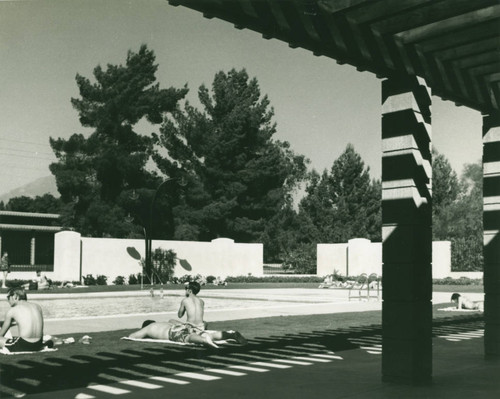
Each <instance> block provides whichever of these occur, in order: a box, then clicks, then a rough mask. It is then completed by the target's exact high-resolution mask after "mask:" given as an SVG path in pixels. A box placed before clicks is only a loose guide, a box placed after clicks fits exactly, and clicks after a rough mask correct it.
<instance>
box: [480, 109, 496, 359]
mask: <svg viewBox="0 0 500 399" xmlns="http://www.w3.org/2000/svg"><path fill="white" fill-rule="evenodd" d="M483 229H484V233H483V234H484V235H483V243H484V244H483V245H484V246H483V255H484V322H485V328H484V354H485V356H486V357H487V358H489V357H492V358H499V357H500V114H497V115H489V116H485V117H484V118H483Z"/></svg>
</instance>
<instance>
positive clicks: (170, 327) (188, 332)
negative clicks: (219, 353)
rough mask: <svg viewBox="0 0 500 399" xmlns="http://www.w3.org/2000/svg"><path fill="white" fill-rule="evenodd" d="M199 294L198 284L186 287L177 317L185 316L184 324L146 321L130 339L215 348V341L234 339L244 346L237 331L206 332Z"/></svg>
mask: <svg viewBox="0 0 500 399" xmlns="http://www.w3.org/2000/svg"><path fill="white" fill-rule="evenodd" d="M198 292H200V284H199V283H198V282H190V283H189V284H188V285H186V298H184V299H183V300H182V301H181V304H180V307H179V311H178V312H177V316H178V317H179V318H182V317H183V316H184V314H186V317H187V320H186V322H185V323H183V322H181V321H178V320H169V321H168V322H154V321H152V320H146V321H145V322H144V323H143V325H142V328H141V329H140V330H139V331H136V332H135V333H132V334H130V337H131V338H147V337H149V338H154V339H169V340H171V341H175V342H185V343H196V344H202V345H206V346H212V347H215V348H217V347H218V346H217V345H216V344H215V343H214V342H213V341H217V340H226V339H234V340H235V341H236V342H238V343H239V344H242V345H245V344H246V343H247V340H246V339H245V338H244V337H243V335H241V334H240V333H239V332H238V331H233V330H229V331H207V330H206V323H205V322H204V320H203V316H204V311H205V303H204V302H203V299H201V298H198V297H197V296H196V295H197V294H198Z"/></svg>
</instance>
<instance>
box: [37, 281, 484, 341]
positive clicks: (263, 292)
mask: <svg viewBox="0 0 500 399" xmlns="http://www.w3.org/2000/svg"><path fill="white" fill-rule="evenodd" d="M183 293H184V290H169V291H165V293H164V295H165V296H169V297H172V296H173V297H178V298H179V302H180V298H181V297H182V296H183ZM155 294H156V295H160V292H159V291H155ZM450 295H451V294H450V293H448V292H446V293H442V292H435V293H433V303H434V304H436V303H449V299H450ZM123 296H136V297H138V299H139V298H140V297H144V298H148V297H149V296H150V293H149V291H147V290H144V291H128V292H110V293H85V292H71V293H68V294H50V293H40V294H37V295H36V296H33V298H32V300H33V301H36V299H54V298H58V299H59V298H74V299H76V300H83V301H84V300H85V298H88V297H123ZM482 296H483V294H471V295H470V297H471V298H472V299H474V300H480V299H481V298H482ZM200 297H202V298H204V299H205V303H206V305H205V306H206V310H205V319H206V321H207V322H208V323H210V322H214V321H227V320H238V319H253V318H261V317H276V316H298V315H310V314H331V313H345V312H364V311H374V310H381V309H382V302H381V301H380V300H377V299H376V298H371V299H370V300H368V301H367V300H358V299H353V300H351V301H349V300H348V292H347V290H331V289H326V290H320V289H305V288H285V289H283V288H280V289H227V290H226V289H224V290H217V291H211V290H207V291H203V292H202V293H200ZM210 298H227V299H230V298H233V299H235V300H238V299H259V300H265V301H273V302H275V303H274V304H273V305H272V306H254V307H250V308H231V307H228V308H225V309H210ZM124 313H125V312H124ZM172 318H174V319H175V318H177V312H161V313H141V314H118V315H112V316H88V317H78V318H67V319H46V320H45V329H44V330H45V333H46V334H49V335H58V334H76V333H92V332H100V331H115V330H122V329H134V328H138V327H139V326H140V325H141V324H142V322H143V321H144V320H145V319H154V320H165V321H166V320H169V319H172Z"/></svg>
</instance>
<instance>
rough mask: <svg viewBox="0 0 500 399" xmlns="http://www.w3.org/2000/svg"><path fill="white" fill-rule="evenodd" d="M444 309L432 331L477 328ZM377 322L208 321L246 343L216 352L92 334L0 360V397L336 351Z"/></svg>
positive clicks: (368, 315) (365, 315) (376, 330)
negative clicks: (216, 360) (287, 353)
mask: <svg viewBox="0 0 500 399" xmlns="http://www.w3.org/2000/svg"><path fill="white" fill-rule="evenodd" d="M446 305H448V304H440V305H434V322H433V324H434V327H436V326H439V325H440V324H444V325H446V328H447V329H449V328H450V326H451V328H452V326H453V325H454V324H459V323H469V324H470V323H471V322H473V323H476V324H477V323H482V315H478V314H474V315H472V314H466V315H464V314H460V313H457V314H455V315H450V312H437V309H438V308H441V307H445V306H446ZM450 305H451V304H450ZM145 318H146V316H145ZM380 323H381V311H370V312H354V313H335V314H326V315H304V316H281V317H268V318H259V319H246V320H232V321H222V322H213V323H210V325H209V328H210V329H217V330H226V329H235V330H239V331H241V332H242V333H243V335H245V337H247V338H248V339H250V342H249V345H247V346H239V345H236V344H233V345H224V346H223V347H221V348H220V349H212V348H203V347H189V346H178V345H166V344H155V343H148V342H131V341H124V340H120V338H121V337H123V336H126V335H128V334H129V333H130V332H132V330H118V331H108V332H100V333H93V334H92V338H93V339H92V343H91V344H90V345H84V344H80V343H78V342H76V343H74V344H63V345H60V346H58V351H56V352H47V353H38V354H32V355H14V356H8V355H0V397H12V396H15V395H16V394H19V393H27V394H35V393H50V392H54V391H60V390H65V389H84V388H85V387H87V386H88V385H89V384H90V383H99V384H109V383H113V382H115V381H116V380H123V379H146V378H147V377H148V376H150V375H153V374H156V373H160V374H161V373H164V372H165V371H164V370H165V368H166V367H167V368H172V369H175V370H173V371H171V372H169V373H171V374H175V373H176V372H181V371H193V367H195V368H196V369H199V370H203V369H204V368H206V367H207V366H200V365H198V366H197V365H194V366H193V364H194V363H196V362H193V359H194V360H196V359H205V358H206V357H207V356H210V355H214V354H217V355H219V356H223V358H224V356H227V358H228V359H234V356H232V354H235V353H247V354H248V352H249V351H253V350H256V349H257V350H260V351H261V352H260V353H266V351H268V350H269V349H277V348H282V349H283V348H285V349H286V347H287V346H290V345H292V346H295V347H296V346H302V345H304V344H315V345H316V346H317V345H320V346H321V347H324V348H325V350H331V351H334V352H341V351H344V350H349V349H356V348H358V347H359V346H360V345H359V344H356V343H353V341H352V340H354V341H355V340H356V339H358V340H359V339H361V338H366V337H372V338H371V339H375V340H380V336H381V332H382V331H381V324H380ZM476 328H480V326H479V327H476ZM82 335H83V333H82V334H72V335H62V336H60V337H61V338H67V337H69V336H73V337H74V338H75V339H76V340H78V339H79V338H81V336H82ZM380 343H381V341H380ZM190 359H191V360H190ZM232 361H234V360H226V361H224V360H223V361H222V362H223V364H222V366H219V367H226V366H227V365H228V363H231V362H232ZM176 370H177V371H176ZM169 373H167V374H165V375H168V374H169Z"/></svg>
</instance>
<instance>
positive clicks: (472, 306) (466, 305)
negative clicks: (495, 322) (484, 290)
mask: <svg viewBox="0 0 500 399" xmlns="http://www.w3.org/2000/svg"><path fill="white" fill-rule="evenodd" d="M451 301H452V302H455V303H456V304H457V309H466V310H479V311H481V312H483V311H484V302H483V301H472V300H471V299H469V298H467V297H466V296H464V295H460V294H459V293H457V292H454V293H453V294H452V295H451Z"/></svg>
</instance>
